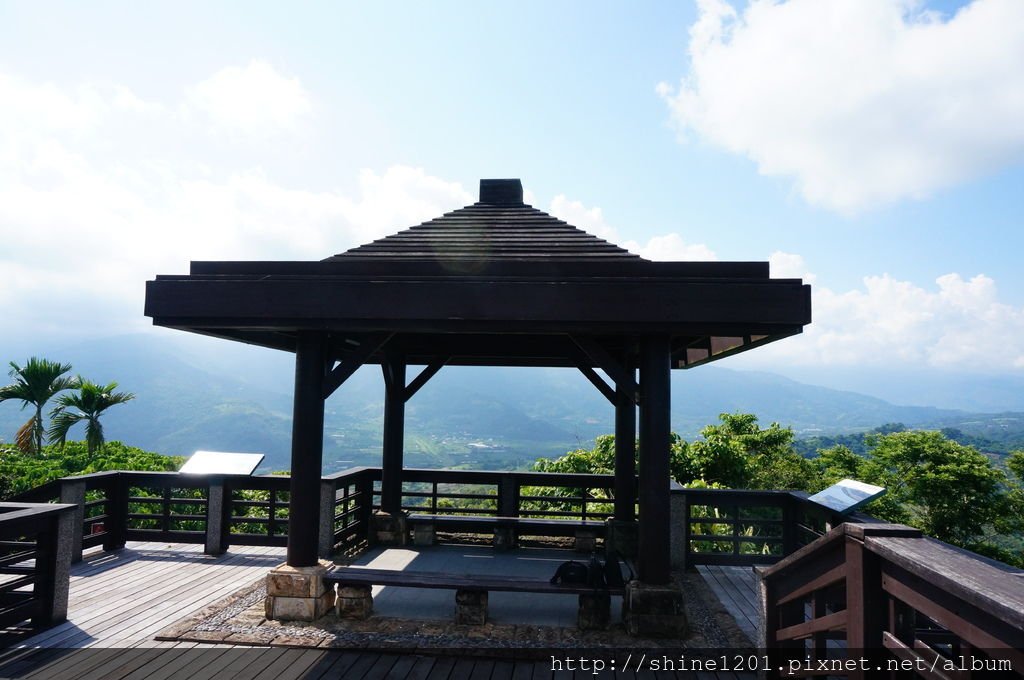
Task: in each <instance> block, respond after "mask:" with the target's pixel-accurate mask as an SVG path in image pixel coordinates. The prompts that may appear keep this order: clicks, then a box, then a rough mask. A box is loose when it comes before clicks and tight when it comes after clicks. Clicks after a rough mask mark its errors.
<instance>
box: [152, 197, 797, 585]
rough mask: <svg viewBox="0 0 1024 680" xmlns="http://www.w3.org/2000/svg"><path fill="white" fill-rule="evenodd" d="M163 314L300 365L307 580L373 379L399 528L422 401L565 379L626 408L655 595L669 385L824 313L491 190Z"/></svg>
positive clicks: (302, 539)
mask: <svg viewBox="0 0 1024 680" xmlns="http://www.w3.org/2000/svg"><path fill="white" fill-rule="evenodd" d="M146 315H147V316H150V317H152V318H153V323H154V324H156V325H158V326H165V327H168V328H177V329H180V330H186V331H190V332H195V333H202V334H205V335H211V336H215V337H221V338H226V339H229V340H235V341H239V342H245V343H249V344H255V345H260V346H263V347H270V348H274V349H280V350H285V351H289V352H294V353H295V397H294V422H293V431H292V453H291V495H290V499H291V500H290V504H291V507H290V514H289V519H288V522H289V526H288V553H287V554H288V557H287V559H288V565H289V566H290V567H294V568H304V567H312V566H314V565H316V564H317V538H316V530H315V527H316V526H317V522H318V512H319V506H320V499H319V491H318V490H319V489H320V475H321V464H322V447H323V419H324V400H325V399H326V398H327V397H329V396H330V395H331V394H332V393H333V392H334V391H335V390H336V389H337V388H338V387H339V386H340V385H341V384H342V383H344V382H345V380H346V379H347V378H348V377H349V376H351V375H352V374H353V373H354V372H355V370H356V369H357V368H359V367H360V366H362V365H364V364H379V365H380V366H381V368H382V369H383V374H384V381H385V385H386V401H385V407H384V409H385V413H384V437H383V459H382V483H381V510H382V511H383V512H384V513H387V514H389V515H390V516H391V517H400V516H401V491H402V488H401V471H402V467H403V460H402V458H403V430H404V409H405V402H407V401H408V400H409V399H410V398H411V397H412V396H413V394H415V393H416V391H417V390H419V389H420V388H421V387H422V386H423V385H424V384H425V383H426V382H427V381H428V380H429V379H430V378H431V377H432V376H433V375H435V374H436V373H437V372H438V371H439V370H440V369H441V368H442V367H443V366H446V365H470V366H562V367H576V368H578V369H579V370H580V371H582V372H583V374H584V375H585V376H586V377H587V378H588V379H589V380H590V381H591V382H592V383H593V384H594V385H595V387H596V388H597V389H599V390H600V391H601V393H602V394H604V395H605V396H606V397H607V398H608V400H609V401H610V402H611V403H612V404H614V407H615V414H616V417H615V433H616V446H617V450H616V469H615V478H616V481H615V489H614V496H615V521H617V522H622V523H633V522H635V521H636V519H637V518H635V517H634V507H638V508H639V521H638V522H637V524H638V527H637V533H638V540H639V546H640V550H639V557H638V563H637V567H638V576H639V578H640V580H641V581H642V582H645V583H649V584H654V585H656V584H665V583H668V581H669V577H670V556H669V541H668V536H669V482H670V479H669V443H670V415H669V414H670V411H669V407H670V387H669V375H670V373H669V371H670V370H671V369H685V368H690V367H693V366H697V365H699V364H702V363H706V362H709V361H714V360H717V359H720V358H723V357H725V356H728V355H730V354H735V353H737V352H742V351H745V350H748V349H751V348H754V347H758V346H760V345H764V344H767V343H769V342H772V341H775V340H778V339H780V338H784V337H786V336H789V335H793V334H796V333H800V332H801V330H802V328H803V326H804V325H806V324H808V323H809V322H810V320H811V297H810V287H809V286H807V285H804V284H803V283H802V281H800V280H799V279H771V278H769V271H768V263H767V262H653V261H649V260H646V259H643V258H641V257H639V256H637V255H634V254H632V253H629V252H628V251H626V250H624V249H622V248H620V247H618V246H616V245H614V244H611V243H608V242H606V241H603V240H601V239H599V238H596V237H594V236H592V235H590V234H587V233H586V232H584V231H582V230H580V229H577V228H575V227H573V226H571V225H569V224H566V223H565V222H563V221H561V220H559V219H557V218H555V217H552V216H551V215H548V214H547V213H544V212H541V211H540V210H537V209H535V208H533V207H531V206H529V205H526V204H524V203H523V191H522V185H521V183H520V181H519V180H506V179H502V180H481V182H480V200H479V201H478V202H476V203H474V204H473V205H470V206H467V207H465V208H462V209H459V210H455V211H453V212H449V213H447V214H445V215H442V216H441V217H438V218H436V219H433V220H429V221H427V222H424V223H423V224H420V225H417V226H414V227H411V228H409V229H406V230H404V231H401V232H399V233H397V234H394V235H391V236H388V237H386V238H383V239H379V240H377V241H374V242H373V243H369V244H366V245H363V246H360V247H358V248H353V249H352V250H349V251H347V252H344V253H341V254H338V255H335V256H332V257H328V258H327V259H325V260H321V261H318V262H285V261H270V262H237V261H217V262H192V264H191V271H190V273H189V274H188V275H160V276H157V277H156V279H155V280H153V281H149V282H147V287H146ZM417 365H418V366H423V367H424V368H423V369H422V370H421V371H420V372H419V373H418V374H417V375H416V376H415V377H413V378H412V379H411V380H410V379H409V377H408V376H407V368H408V367H409V366H417ZM637 369H639V379H638V377H637ZM598 370H600V371H602V372H603V373H604V375H605V376H607V378H608V379H609V380H610V381H611V382H610V383H609V382H608V381H606V380H605V378H604V377H602V376H601V375H600V374H599V373H598V372H597V371H598ZM638 412H639V483H638V485H637V483H636V479H637V477H636V475H637V470H635V465H634V460H635V453H636V452H635V450H634V447H635V441H636V431H637V421H638V418H637V414H638ZM637 486H638V488H635V487H637Z"/></svg>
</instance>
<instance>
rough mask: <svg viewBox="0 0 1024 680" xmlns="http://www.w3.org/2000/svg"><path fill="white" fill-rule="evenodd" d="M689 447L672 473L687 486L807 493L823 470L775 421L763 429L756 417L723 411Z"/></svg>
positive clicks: (676, 460) (675, 460) (788, 430)
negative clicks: (796, 447)
mask: <svg viewBox="0 0 1024 680" xmlns="http://www.w3.org/2000/svg"><path fill="white" fill-rule="evenodd" d="M718 419H719V422H718V423H716V424H714V425H708V426H707V427H705V428H704V429H703V430H701V437H702V438H701V439H698V440H696V441H693V442H690V443H688V444H686V443H683V444H682V445H681V446H680V451H679V454H678V455H677V456H674V457H673V461H672V464H673V467H672V475H673V477H675V479H676V480H677V481H678V482H679V483H681V484H692V483H693V482H695V481H698V480H699V481H703V482H704V483H707V484H712V485H718V486H723V487H728V488H732V489H807V488H811V487H813V486H815V484H816V476H817V474H816V473H817V471H816V469H815V468H814V466H813V465H811V463H810V462H809V461H808V460H807V459H805V458H804V457H803V456H801V455H799V454H797V453H796V451H794V449H793V430H792V429H791V428H788V427H782V426H781V425H779V424H778V423H772V424H771V425H769V426H768V427H766V428H762V427H761V426H760V425H758V423H757V416H755V415H753V414H751V413H723V414H721V415H719V416H718Z"/></svg>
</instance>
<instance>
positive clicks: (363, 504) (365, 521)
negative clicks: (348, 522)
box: [356, 471, 373, 543]
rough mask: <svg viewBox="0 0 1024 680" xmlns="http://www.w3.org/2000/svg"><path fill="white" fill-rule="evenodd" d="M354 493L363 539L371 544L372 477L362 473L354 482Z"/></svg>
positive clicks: (367, 473)
mask: <svg viewBox="0 0 1024 680" xmlns="http://www.w3.org/2000/svg"><path fill="white" fill-rule="evenodd" d="M356 493H358V494H359V513H358V516H357V519H358V521H359V523H360V525H362V527H363V538H365V539H366V540H367V541H370V542H371V543H372V542H373V526H371V522H370V520H371V518H372V517H373V477H372V476H371V475H370V474H369V472H365V471H364V472H363V473H361V474H360V476H359V480H358V481H357V482H356Z"/></svg>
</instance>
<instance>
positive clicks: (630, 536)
mask: <svg viewBox="0 0 1024 680" xmlns="http://www.w3.org/2000/svg"><path fill="white" fill-rule="evenodd" d="M638 537H639V525H638V524H637V523H636V522H635V521H627V520H621V519H610V520H608V522H607V523H606V532H605V535H604V549H605V551H612V550H614V551H615V553H616V554H617V555H619V556H621V557H627V558H629V559H635V558H636V556H637V554H638V552H639V551H638V550H637V541H638Z"/></svg>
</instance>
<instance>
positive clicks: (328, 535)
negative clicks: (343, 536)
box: [317, 479, 338, 558]
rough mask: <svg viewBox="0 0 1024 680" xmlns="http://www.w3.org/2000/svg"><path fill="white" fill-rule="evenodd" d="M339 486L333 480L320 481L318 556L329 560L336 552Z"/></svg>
mask: <svg viewBox="0 0 1024 680" xmlns="http://www.w3.org/2000/svg"><path fill="white" fill-rule="evenodd" d="M337 495H338V484H337V482H336V481H335V480H333V479H321V480H320V540H319V545H318V548H317V554H318V555H319V556H320V557H324V558H329V557H330V556H331V554H332V553H333V552H334V513H335V511H334V503H335V500H336V499H337Z"/></svg>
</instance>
